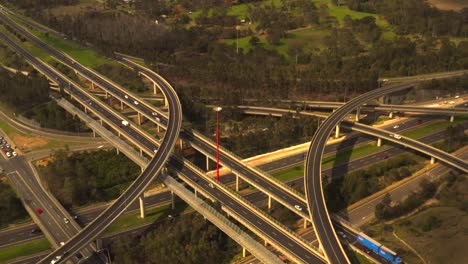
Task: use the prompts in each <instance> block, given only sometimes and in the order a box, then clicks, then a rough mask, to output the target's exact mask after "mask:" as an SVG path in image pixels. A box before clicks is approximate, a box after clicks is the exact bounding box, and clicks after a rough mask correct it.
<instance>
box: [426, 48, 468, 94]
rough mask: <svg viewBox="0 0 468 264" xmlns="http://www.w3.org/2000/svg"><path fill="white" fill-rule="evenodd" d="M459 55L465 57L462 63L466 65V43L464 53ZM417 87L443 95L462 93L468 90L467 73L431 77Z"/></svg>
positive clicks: (467, 60) (467, 64)
mask: <svg viewBox="0 0 468 264" xmlns="http://www.w3.org/2000/svg"><path fill="white" fill-rule="evenodd" d="M467 44H468V43H467ZM460 51H463V50H460ZM461 56H464V57H465V58H467V59H465V62H464V63H465V65H466V66H468V45H467V46H466V49H465V51H464V54H461ZM419 88H420V89H421V90H424V91H429V92H430V93H432V94H436V95H439V96H443V97H445V96H453V95H460V94H464V93H466V92H467V91H468V74H464V75H462V76H460V77H456V78H448V79H432V80H430V81H425V82H422V83H420V84H419V85H418V89H419Z"/></svg>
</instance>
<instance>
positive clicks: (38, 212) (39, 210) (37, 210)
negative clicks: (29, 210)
mask: <svg viewBox="0 0 468 264" xmlns="http://www.w3.org/2000/svg"><path fill="white" fill-rule="evenodd" d="M36 213H37V214H38V215H41V214H42V209H41V208H39V207H38V208H36Z"/></svg>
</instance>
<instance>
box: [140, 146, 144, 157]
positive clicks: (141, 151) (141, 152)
mask: <svg viewBox="0 0 468 264" xmlns="http://www.w3.org/2000/svg"><path fill="white" fill-rule="evenodd" d="M142 156H143V149H142V148H140V157H142Z"/></svg>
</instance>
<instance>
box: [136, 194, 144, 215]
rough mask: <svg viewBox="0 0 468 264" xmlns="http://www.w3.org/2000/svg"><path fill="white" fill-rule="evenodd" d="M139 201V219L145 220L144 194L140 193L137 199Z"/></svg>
mask: <svg viewBox="0 0 468 264" xmlns="http://www.w3.org/2000/svg"><path fill="white" fill-rule="evenodd" d="M138 200H139V201H140V217H141V218H142V219H143V218H145V194H144V193H142V194H141V195H140V197H139V199H138Z"/></svg>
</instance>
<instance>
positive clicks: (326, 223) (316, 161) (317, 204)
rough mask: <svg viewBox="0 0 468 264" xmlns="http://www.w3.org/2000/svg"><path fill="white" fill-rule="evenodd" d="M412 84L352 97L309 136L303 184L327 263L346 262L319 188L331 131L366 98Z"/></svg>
mask: <svg viewBox="0 0 468 264" xmlns="http://www.w3.org/2000/svg"><path fill="white" fill-rule="evenodd" d="M415 83H416V82H411V83H407V84H401V85H390V86H386V87H383V88H379V89H375V90H372V91H370V92H367V93H365V94H363V95H360V96H358V97H356V98H354V99H352V100H351V101H349V102H348V103H346V104H345V105H343V106H341V107H340V108H338V109H337V110H336V111H335V112H334V113H332V114H331V115H330V116H329V117H328V118H327V119H325V121H324V122H323V123H322V124H321V126H320V127H319V128H318V130H317V131H316V133H315V135H314V137H313V138H312V141H311V144H310V148H309V151H308V155H307V159H306V161H305V174H304V187H305V192H306V198H307V203H308V206H309V214H310V218H311V219H312V223H313V225H314V229H315V231H316V235H317V237H318V238H319V241H320V244H321V246H322V248H323V251H324V254H325V255H326V258H327V260H328V261H329V262H330V263H349V259H348V257H347V256H346V253H345V252H344V250H343V247H342V246H341V243H340V242H339V239H338V237H337V235H336V233H335V230H334V228H333V225H332V223H331V220H330V216H329V214H328V210H327V207H326V203H325V196H324V193H323V188H322V175H321V172H322V168H321V165H322V157H323V153H324V150H325V144H326V142H327V140H328V138H329V136H330V133H331V132H332V131H333V129H335V127H336V126H337V125H338V124H339V123H340V122H341V121H342V120H343V119H344V118H345V117H346V116H347V115H348V114H349V113H351V112H352V111H353V110H354V109H356V108H358V107H360V106H361V105H363V104H364V103H366V102H367V101H369V100H372V99H374V98H377V97H379V96H383V95H386V94H388V93H391V92H397V91H401V90H404V89H408V88H411V87H413V86H414V85H415Z"/></svg>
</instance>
